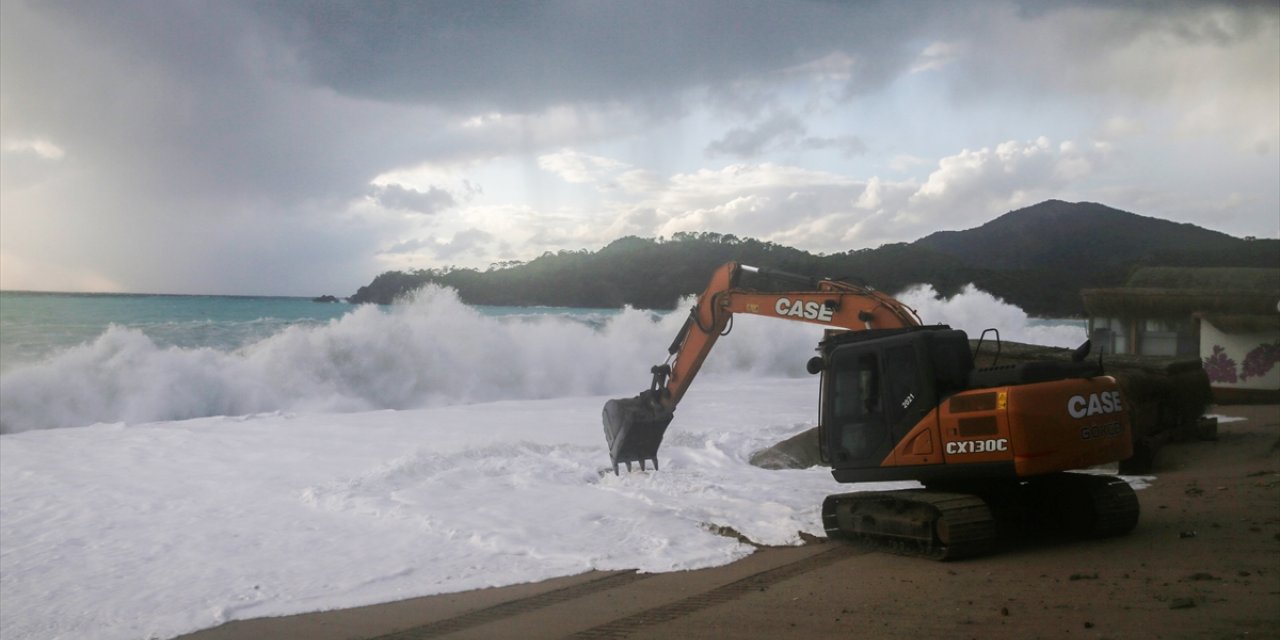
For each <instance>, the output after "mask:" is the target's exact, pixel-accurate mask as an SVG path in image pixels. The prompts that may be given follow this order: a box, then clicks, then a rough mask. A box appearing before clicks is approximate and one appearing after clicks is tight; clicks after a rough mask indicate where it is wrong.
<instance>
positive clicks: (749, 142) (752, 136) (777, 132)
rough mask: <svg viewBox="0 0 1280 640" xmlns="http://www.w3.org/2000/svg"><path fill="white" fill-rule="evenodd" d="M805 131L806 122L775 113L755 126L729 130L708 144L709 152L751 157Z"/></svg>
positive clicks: (797, 137) (792, 116) (797, 136)
mask: <svg viewBox="0 0 1280 640" xmlns="http://www.w3.org/2000/svg"><path fill="white" fill-rule="evenodd" d="M804 133H805V126H804V123H803V122H801V121H800V119H799V118H797V117H795V116H794V115H791V114H786V113H778V114H774V115H773V116H771V117H770V118H768V119H767V120H764V121H763V122H761V123H759V124H757V125H756V126H754V127H749V128H748V127H738V128H735V129H731V130H729V132H728V133H726V134H725V135H724V137H723V138H720V139H719V140H716V141H714V142H712V143H711V144H710V145H708V146H707V153H709V154H719V155H730V156H738V157H744V158H751V157H755V156H758V155H760V154H761V153H762V152H764V151H765V149H767V148H769V147H771V146H774V145H776V144H785V143H788V142H794V141H795V140H797V139H799V138H800V137H801V136H803V135H804Z"/></svg>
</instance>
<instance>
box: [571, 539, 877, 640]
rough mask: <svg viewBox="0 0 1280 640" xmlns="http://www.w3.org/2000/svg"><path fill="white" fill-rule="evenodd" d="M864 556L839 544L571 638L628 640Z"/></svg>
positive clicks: (859, 551) (860, 552)
mask: <svg viewBox="0 0 1280 640" xmlns="http://www.w3.org/2000/svg"><path fill="white" fill-rule="evenodd" d="M862 553H865V551H861V550H858V549H856V548H854V547H851V546H848V545H835V546H833V548H831V549H828V550H826V551H823V552H820V553H817V554H814V555H812V556H809V557H807V558H803V559H801V560H797V561H795V562H792V563H790V564H785V565H782V566H781V567H775V568H773V569H769V570H766V571H761V572H760V573H755V574H752V575H750V576H747V577H745V578H743V579H741V580H738V581H736V582H730V583H729V584H726V585H724V586H721V587H717V588H715V589H712V590H710V591H705V592H703V593H700V594H698V595H695V596H690V597H688V598H685V599H683V600H677V601H676V602H672V603H671V604H666V605H663V606H660V607H654V608H653V609H649V610H647V611H641V612H640V613H637V614H634V615H630V616H627V617H625V618H619V619H617V620H614V621H613V622H607V623H605V624H602V625H600V626H597V627H592V628H590V629H586V630H584V631H579V632H578V633H575V634H573V635H570V636H568V637H569V638H573V639H574V640H604V639H608V638H625V637H627V636H629V635H631V634H632V633H635V632H636V631H637V630H639V629H642V628H644V627H652V626H655V625H660V624H663V623H666V622H670V621H672V620H676V619H678V618H683V617H684V616H687V615H690V614H693V613H697V612H699V611H702V610H703V609H709V608H711V607H714V606H716V605H721V604H724V603H726V602H730V601H732V600H736V599H738V598H740V597H742V596H743V595H746V594H748V593H752V592H755V591H760V590H761V589H763V588H764V587H768V586H770V585H774V584H777V583H779V582H782V581H784V580H787V579H790V578H794V577H795V576H798V575H800V574H803V573H808V572H810V571H813V570H815V569H820V568H822V567H826V566H829V565H830V564H831V563H833V562H836V561H839V560H841V559H843V558H846V557H849V556H854V555H861V554H862Z"/></svg>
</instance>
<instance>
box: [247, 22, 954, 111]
mask: <svg viewBox="0 0 1280 640" xmlns="http://www.w3.org/2000/svg"><path fill="white" fill-rule="evenodd" d="M252 6H254V8H255V10H256V11H258V12H260V13H261V14H262V15H263V16H264V17H265V18H266V19H267V20H268V21H269V22H270V23H271V24H273V25H274V26H275V28H276V29H277V30H278V31H279V32H280V33H281V34H282V35H283V37H284V38H286V39H287V41H288V42H290V43H291V44H292V46H293V47H295V48H296V52H297V54H298V56H299V59H300V61H301V63H302V64H303V66H304V67H305V69H306V72H307V74H308V77H309V78H310V79H311V80H312V81H313V82H317V83H320V84H323V85H325V86H329V87H333V88H334V89H336V90H338V91H340V92H343V93H347V94H350V95H357V96H362V97H368V98H375V99H379V100H393V101H403V102H414V103H427V102H430V103H435V104H462V105H470V106H471V107H473V108H475V107H491V108H501V109H511V110H516V111H529V110H537V109H540V108H543V107H546V106H549V105H554V104H560V103H565V102H580V101H588V102H609V101H617V100H632V99H637V98H638V99H642V100H643V99H645V97H646V96H651V95H653V94H654V93H655V92H659V93H669V92H673V91H679V90H681V89H683V88H686V87H689V86H694V85H701V84H707V85H718V84H721V83H723V82H726V81H733V80H735V79H738V78H742V77H747V76H754V75H756V74H758V73H761V72H767V71H769V70H782V69H786V68H788V67H792V66H794V65H799V64H802V63H807V62H809V61H811V60H814V59H816V58H820V57H822V56H823V55H826V54H827V53H830V52H831V51H833V50H841V49H857V50H859V51H861V52H862V54H861V55H862V58H863V60H864V61H865V63H866V64H865V67H866V70H867V73H864V74H862V76H861V77H860V78H859V82H866V83H874V82H879V81H882V80H883V79H885V78H888V77H891V76H892V71H891V72H889V73H881V72H879V71H875V70H874V69H878V68H880V67H882V66H889V67H891V68H897V67H900V66H901V65H904V64H906V63H907V61H908V60H909V58H910V56H911V55H912V54H913V53H914V52H913V51H911V48H912V46H913V45H912V43H910V40H909V39H904V38H903V37H902V36H903V35H904V33H907V32H910V31H912V30H914V28H915V27H916V25H919V24H921V23H923V22H927V21H928V16H929V13H928V12H927V11H925V10H924V9H926V7H924V6H922V5H917V6H916V8H917V9H920V10H919V11H915V10H912V9H911V8H902V7H900V6H899V3H890V2H871V3H861V4H860V5H856V6H855V5H845V4H842V3H830V2H786V3H782V2H764V3H754V4H750V5H744V4H742V3H739V2H729V1H727V0H702V1H700V2H687V1H685V0H655V1H650V2H644V3H582V2H543V3H515V2H511V3H508V2H468V1H466V0H461V1H448V2H439V1H437V2H406V3H392V2H383V3H348V2H321V3H317V2H273V3H255V4H254V5H252ZM869 18H874V19H869Z"/></svg>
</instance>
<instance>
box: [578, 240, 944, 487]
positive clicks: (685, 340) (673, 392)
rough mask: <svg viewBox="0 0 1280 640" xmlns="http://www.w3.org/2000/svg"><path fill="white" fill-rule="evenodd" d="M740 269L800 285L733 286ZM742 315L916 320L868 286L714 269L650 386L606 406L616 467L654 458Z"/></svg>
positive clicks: (871, 323)
mask: <svg viewBox="0 0 1280 640" xmlns="http://www.w3.org/2000/svg"><path fill="white" fill-rule="evenodd" d="M743 273H755V274H760V275H761V276H764V277H766V278H768V279H770V280H772V281H775V282H786V283H788V284H789V285H792V286H795V285H800V287H802V288H798V289H796V290H792V291H781V292H776V291H774V292H761V291H755V290H750V289H745V288H742V287H740V286H739V280H740V279H741V276H742V274H743ZM737 313H748V314H753V315H760V316H767V317H772V318H778V319H781V320H793V321H798V322H807V323H812V324H818V325H822V326H825V327H828V328H830V329H833V330H838V329H843V330H851V329H896V328H902V327H914V326H919V325H920V318H919V317H918V316H917V315H916V313H915V311H913V310H912V309H911V308H909V307H907V306H906V305H904V304H902V303H901V302H899V301H897V300H895V299H894V298H892V297H890V296H887V295H885V294H883V293H881V292H879V291H876V290H875V289H872V288H871V287H867V286H863V285H858V284H854V283H851V282H847V281H844V280H834V279H829V278H824V279H816V278H809V277H807V276H800V275H795V274H790V273H786V272H783V271H777V270H771V269H762V268H758V267H751V266H746V265H740V264H738V263H736V262H728V263H725V264H724V265H721V266H720V268H718V269H716V271H715V273H714V274H712V276H711V281H710V282H709V283H708V284H707V288H706V290H705V291H703V292H702V295H700V296H699V297H698V300H697V302H696V304H695V305H694V307H693V309H692V310H691V311H690V312H689V318H688V319H687V320H686V321H685V323H684V326H683V327H682V328H681V329H680V331H679V333H678V334H677V335H676V339H675V341H673V342H672V343H671V346H670V347H669V348H668V349H667V353H668V358H667V361H666V362H664V363H662V364H660V365H657V366H654V367H653V368H651V369H650V372H651V373H652V374H653V381H652V383H651V384H650V387H649V389H647V390H645V391H643V392H641V393H640V394H639V395H637V396H635V397H632V398H618V399H614V400H610V401H608V402H607V403H606V404H605V407H604V414H603V420H604V430H605V438H606V439H607V440H608V444H609V454H610V457H611V459H612V461H613V468H614V472H615V473H616V472H617V470H618V465H619V464H626V465H627V468H628V469H630V468H631V463H633V462H638V463H640V465H641V468H644V466H645V464H646V463H647V461H649V460H652V461H653V464H654V467H655V468H656V467H657V464H658V459H657V454H658V446H659V445H661V444H662V437H663V435H664V434H665V432H666V429H667V426H668V425H669V424H670V423H671V419H672V416H673V415H674V412H675V408H676V405H678V404H679V403H680V400H681V399H682V398H683V397H684V394H685V391H687V390H688V389H689V385H690V384H691V383H692V382H693V379H694V377H696V376H697V375H698V370H699V369H701V368H702V363H703V362H704V361H705V360H706V358H707V355H708V354H710V353H711V348H712V347H713V346H715V343H716V340H717V339H719V337H720V336H721V335H723V334H724V333H725V331H726V330H727V329H728V328H729V326H730V323H731V322H732V320H733V315H734V314H737Z"/></svg>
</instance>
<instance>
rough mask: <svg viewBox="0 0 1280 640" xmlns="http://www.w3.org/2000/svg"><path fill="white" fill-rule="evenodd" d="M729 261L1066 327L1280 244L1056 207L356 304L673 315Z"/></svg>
mask: <svg viewBox="0 0 1280 640" xmlns="http://www.w3.org/2000/svg"><path fill="white" fill-rule="evenodd" d="M729 260H736V261H738V262H741V263H744V264H750V265H755V266H761V267H772V268H775V269H781V270H784V271H791V272H794V273H801V274H806V275H814V276H822V277H845V278H849V279H853V280H858V281H861V282H865V283H867V284H870V285H872V286H874V287H876V288H877V289H881V290H884V291H889V292H898V291H901V290H903V289H905V288H907V287H909V286H911V285H913V284H925V283H927V284H931V285H933V287H934V288H935V289H936V290H937V291H938V292H939V293H941V294H943V295H952V294H955V293H957V292H958V291H959V290H960V289H961V288H962V287H964V285H966V284H969V283H973V284H975V285H977V286H978V287H979V288H980V289H983V290H984V291H988V292H990V293H992V294H994V295H996V296H999V297H1001V298H1003V299H1005V300H1007V301H1009V302H1010V303H1013V304H1016V305H1018V306H1019V307H1021V308H1022V309H1024V310H1025V311H1027V312H1028V313H1030V314H1032V315H1037V316H1055V317H1063V316H1075V315H1081V314H1083V313H1084V309H1083V306H1082V303H1081V301H1080V296H1079V291H1080V290H1081V289H1083V288H1089V287H1105V286H1114V285H1117V284H1120V283H1122V282H1123V281H1124V279H1125V277H1126V276H1127V275H1128V273H1129V271H1130V270H1131V269H1132V268H1133V267H1136V266H1144V265H1152V266H1162V265H1176V266H1250V267H1276V266H1280V240H1253V239H1240V238H1234V237H1231V236H1228V235H1225V234H1222V233H1218V232H1216V231H1210V230H1208V229H1203V228H1200V227H1197V226H1194V225H1189V224H1177V223H1173V222H1169V221H1167V220H1160V219H1157V218H1150V217H1145V216H1139V215H1136V214H1132V213H1128V212H1125V211H1120V210H1118V209H1112V208H1110V207H1106V206H1103V205H1100V204H1094V203H1085V202H1082V203H1068V202H1062V201H1058V200H1050V201H1046V202H1042V203H1040V204H1037V205H1033V206H1030V207H1027V208H1025V209H1019V210H1017V211H1012V212H1009V213H1007V214H1005V215H1003V216H1000V217H999V218H997V219H995V220H992V221H991V222H988V223H987V224H985V225H982V226H981V227H977V228H975V229H969V230H966V231H954V232H939V233H934V234H931V235H929V236H927V237H925V238H922V239H920V240H917V241H916V242H913V243H897V244H888V245H883V246H881V247H879V248H876V249H858V250H851V251H847V252H844V253H836V254H826V255H814V254H810V253H807V252H804V251H800V250H797V249H793V248H790V247H785V246H782V245H777V244H773V243H770V242H761V241H759V240H753V239H750V238H738V237H735V236H732V235H721V234H718V233H711V232H706V233H680V234H676V236H675V237H673V238H671V239H669V240H654V239H646V238H636V237H626V238H622V239H619V240H615V241H614V242H612V243H610V244H609V245H608V246H606V247H604V248H603V249H601V250H599V251H596V252H589V251H585V250H583V251H561V252H559V253H547V254H544V255H543V256H542V257H539V258H536V259H534V260H531V261H529V262H526V263H518V264H510V265H504V266H500V267H494V268H490V269H488V270H485V271H479V270H474V269H425V270H419V271H412V272H401V271H389V272H386V273H383V274H381V275H379V276H378V277H376V278H374V280H373V282H371V283H369V284H368V285H367V286H364V287H361V288H360V290H359V291H357V292H356V294H355V295H354V296H351V298H350V301H351V302H376V303H382V304H386V303H390V302H392V301H393V300H394V299H395V298H396V297H398V296H400V295H401V294H403V293H405V292H407V291H410V290H413V289H416V288H418V287H420V286H422V285H424V284H426V283H429V282H434V283H439V284H442V285H446V286H449V287H453V288H454V289H456V290H457V291H458V294H459V296H460V297H461V298H462V299H463V300H464V301H465V302H467V303H470V304H486V305H549V306H568V307H599V308H606V307H620V306H622V305H624V304H626V305H631V306H634V307H639V308H648V309H670V308H672V307H674V306H675V304H676V303H677V301H678V300H679V299H680V297H682V296H685V295H689V294H694V293H698V292H701V291H702V289H703V288H705V286H706V283H707V278H708V277H709V276H710V275H711V272H712V270H714V269H715V268H716V267H717V266H719V265H720V264H722V263H724V262H726V261H729ZM746 284H748V285H753V286H760V287H762V288H763V287H764V286H767V285H766V284H765V283H750V282H748V283H746Z"/></svg>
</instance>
